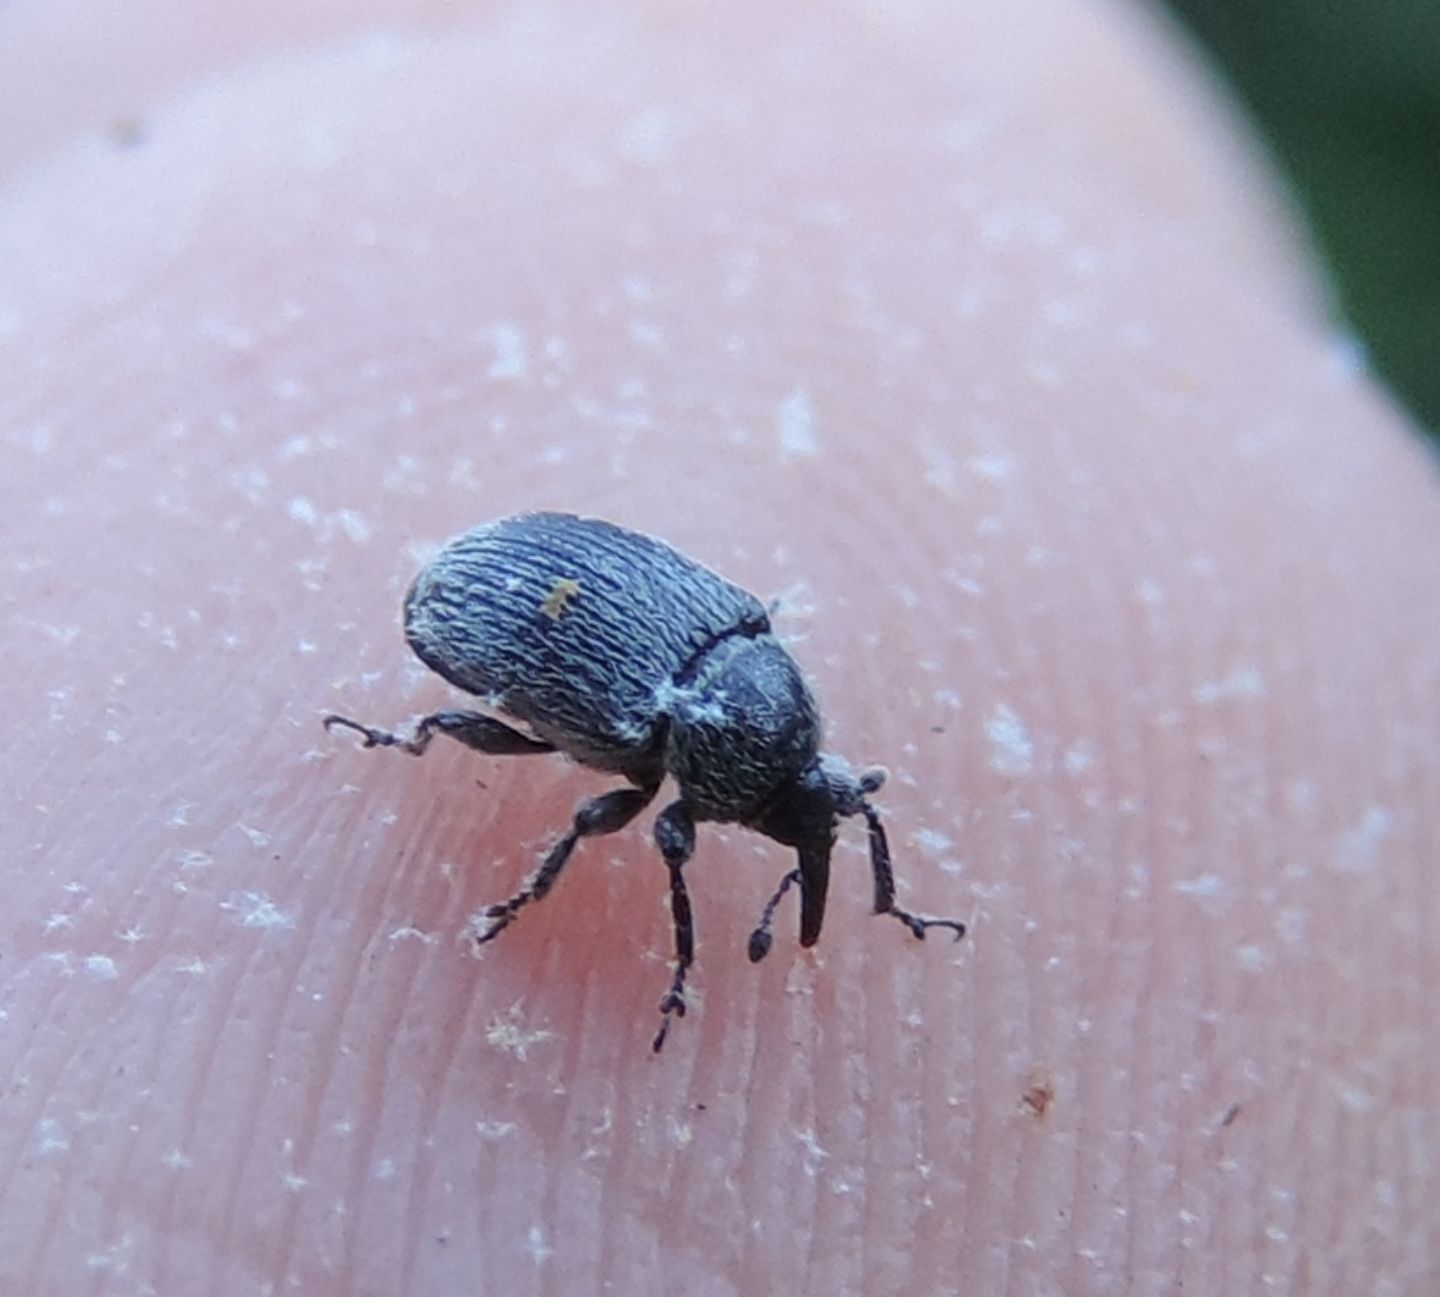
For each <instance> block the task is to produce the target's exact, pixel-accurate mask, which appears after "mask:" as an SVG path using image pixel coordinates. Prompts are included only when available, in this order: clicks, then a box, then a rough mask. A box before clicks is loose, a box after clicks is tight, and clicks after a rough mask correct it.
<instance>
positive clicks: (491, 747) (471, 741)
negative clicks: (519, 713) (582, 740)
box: [322, 711, 555, 757]
mask: <svg viewBox="0 0 1440 1297" xmlns="http://www.w3.org/2000/svg"><path fill="white" fill-rule="evenodd" d="M322 723H323V724H324V726H325V728H326V729H327V730H329V729H334V728H335V726H337V725H339V726H341V727H342V728H344V729H347V730H354V731H355V732H356V733H357V734H360V735H363V736H364V739H365V746H366V747H367V748H400V749H401V750H402V751H404V752H408V753H410V755H411V756H415V757H418V756H421V755H422V754H423V753H424V751H425V749H426V748H428V747H429V746H430V740H431V739H433V738H434V737H435V735H437V734H448V735H449V736H450V737H451V738H452V739H454V740H455V741H456V742H457V743H463V744H464V745H465V746H466V747H467V748H474V749H475V751H477V752H488V753H490V754H491V756H497V757H519V756H526V755H529V754H539V753H542V752H554V751H555V748H554V746H553V745H552V744H549V743H546V742H544V741H542V740H541V739H532V738H531V737H530V736H529V735H528V734H522V733H521V732H520V731H519V730H517V729H512V728H511V727H510V726H509V725H506V724H505V723H504V722H503V721H497V720H496V719H495V718H494V717H493V716H486V715H484V714H483V713H481V712H462V711H441V712H432V713H431V714H430V715H429V716H425V717H422V718H421V719H420V720H418V721H416V723H415V728H414V729H413V730H412V731H411V732H410V735H409V737H408V738H407V737H406V736H405V735H403V734H395V733H392V732H391V731H390V730H381V729H376V728H375V727H374V726H372V725H362V724H361V723H360V722H359V721H352V720H351V719H350V718H349V717H348V716H337V715H335V714H334V713H333V712H331V713H330V715H328V716H326V717H325V718H324V721H323V722H322Z"/></svg>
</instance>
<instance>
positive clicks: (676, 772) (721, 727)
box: [325, 513, 965, 1050]
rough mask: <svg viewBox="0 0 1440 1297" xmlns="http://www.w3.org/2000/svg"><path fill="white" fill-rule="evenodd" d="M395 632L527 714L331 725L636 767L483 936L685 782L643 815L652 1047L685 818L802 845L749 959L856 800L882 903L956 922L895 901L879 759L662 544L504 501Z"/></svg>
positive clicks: (825, 857)
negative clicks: (824, 736)
mask: <svg viewBox="0 0 1440 1297" xmlns="http://www.w3.org/2000/svg"><path fill="white" fill-rule="evenodd" d="M405 637H406V639H407V640H408V641H409V644H410V647H411V648H412V649H413V650H414V652H415V654H416V655H417V656H418V657H419V658H420V659H421V661H423V662H424V663H425V664H426V665H427V666H428V667H430V668H431V669H432V670H434V671H435V672H436V673H437V674H439V675H441V676H443V677H444V678H445V679H446V680H448V681H449V682H450V683H451V684H453V685H455V686H457V687H458V688H460V689H463V690H464V691H466V692H467V693H470V694H473V695H476V696H477V697H479V698H480V699H482V700H483V701H484V702H485V703H486V704H487V706H488V707H490V708H491V709H493V710H495V711H498V712H500V713H502V714H504V715H505V716H507V717H509V718H512V719H514V720H516V721H519V722H521V723H522V724H523V725H524V726H525V729H526V731H528V732H522V731H521V730H517V729H514V728H512V727H510V726H509V725H506V724H504V723H502V722H500V721H498V720H496V719H494V718H493V717H490V716H488V715H485V714H483V713H479V712H465V711H442V712H437V713H435V714H433V715H431V716H427V717H425V718H424V719H422V720H421V721H420V722H419V723H418V724H417V725H416V727H415V730H414V732H413V733H412V735H411V736H410V737H408V738H404V737H401V736H400V735H397V734H392V733H390V732H388V731H384V730H377V729H373V728H371V727H370V726H366V725H362V724H360V723H358V722H356V721H352V720H349V719H347V718H345V717H342V716H334V715H332V716H327V717H326V718H325V724H326V726H327V727H330V726H333V725H342V726H345V727H348V728H351V729H354V730H357V731H358V732H360V733H361V734H362V735H364V737H365V746H367V747H373V746H376V745H383V746H398V747H401V748H404V749H405V750H406V751H409V752H412V753H414V754H416V755H419V754H420V753H422V752H423V751H424V750H425V749H426V748H427V747H428V746H429V743H430V739H431V737H432V736H433V735H434V734H436V733H444V734H448V735H450V736H451V737H452V738H455V739H457V740H459V741H460V742H462V743H465V744H467V745H468V746H470V747H474V748H476V749H478V750H480V751H483V752H490V753H498V754H510V755H520V754H526V753H541V752H551V751H560V752H563V753H565V754H566V755H568V756H570V757H571V758H573V759H574V760H575V761H577V762H579V763H580V764H582V765H585V766H589V767H591V768H593V769H596V770H602V771H606V772H609V773H613V774H617V775H621V776H623V777H624V778H625V779H626V780H628V781H629V783H630V784H632V785H633V787H632V788H625V789H620V790H617V791H615V792H611V793H608V794H604V795H602V796H600V797H597V798H594V799H592V800H591V801H589V802H586V803H585V804H584V805H582V806H581V808H580V810H579V811H578V812H577V814H576V816H575V821H574V823H573V824H572V826H571V829H570V831H569V832H568V833H567V834H566V835H565V836H564V837H563V838H562V839H561V840H560V841H559V842H558V843H557V844H556V846H555V847H554V848H553V849H552V850H551V851H550V853H549V855H548V856H547V857H546V859H545V861H544V862H543V863H542V864H541V866H540V868H539V869H538V870H537V871H536V873H535V874H534V875H533V876H532V877H531V878H530V879H529V880H528V881H527V882H526V884H525V886H524V887H522V888H521V890H520V891H519V892H517V893H516V894H515V895H514V896H513V897H511V898H510V900H508V901H506V902H503V903H502V904H499V905H492V906H490V907H489V908H488V909H487V910H486V911H485V919H486V922H487V925H488V926H487V927H485V928H484V930H482V931H480V932H479V933H478V934H477V940H479V941H488V940H491V939H493V938H494V937H495V936H496V935H498V934H499V932H500V931H501V930H502V929H503V928H504V927H506V926H507V925H508V924H509V922H510V921H511V920H512V919H513V918H514V916H515V914H516V912H517V911H518V910H519V909H520V908H521V907H522V906H524V905H526V904H528V903H529V902H531V901H534V900H539V899H540V898H541V897H542V896H544V895H545V894H546V893H547V892H548V891H549V890H550V887H551V886H552V885H553V883H554V881H555V879H556V877H558V875H559V873H560V871H561V869H563V867H564V865H565V863H566V861H567V860H568V859H569V856H570V853H571V851H572V850H573V849H574V846H575V844H576V842H577V841H578V840H579V839H580V838H582V837H590V836H595V835H598V834H602V833H611V832H614V831H615V830H617V829H620V828H622V827H624V825H626V824H628V823H629V822H630V821H631V820H632V819H633V818H634V817H635V816H636V815H637V814H639V812H640V811H641V810H643V809H644V807H645V806H646V805H647V804H648V803H649V802H650V801H651V800H652V799H653V798H654V796H655V794H656V792H657V791H658V790H659V787H660V784H661V782H662V781H663V780H664V778H665V776H666V775H667V774H668V775H670V776H671V777H673V778H674V780H675V782H676V784H677V786H678V788H679V791H680V797H679V799H678V800H677V801H675V802H674V803H672V804H671V805H670V806H669V807H667V808H666V809H665V810H664V811H663V812H662V813H661V814H660V816H659V817H658V818H657V820H656V825H655V836H656V841H657V843H658V845H659V847H660V850H661V853H662V854H663V855H664V857H665V862H666V864H667V865H668V866H669V870H670V882H671V904H672V910H673V913H674V919H675V936H676V953H677V960H676V971H675V976H674V980H673V982H672V985H671V988H670V991H669V993H668V994H667V995H666V997H665V999H664V1000H663V1001H662V1002H661V1012H662V1014H663V1018H662V1022H661V1028H660V1031H659V1033H658V1034H657V1036H656V1038H655V1048H656V1049H657V1050H658V1049H659V1048H660V1046H661V1044H662V1043H663V1041H664V1039H665V1034H666V1031H667V1030H668V1026H669V1021H670V1018H671V1016H672V1015H682V1014H683V1013H684V1012H685V999H684V983H685V974H686V971H687V969H688V968H689V965H690V963H691V962H692V960H693V958H694V935H693V924H692V920H691V913H690V903H689V897H688V895H687V893H686V890H685V885H684V880H683V876H682V873H681V870H682V867H683V866H684V864H685V862H686V861H687V860H688V859H689V858H690V856H691V854H692V853H693V851H694V845H695V824H696V822H698V821H704V820H714V821H722V822H732V823H740V824H743V825H746V826H747V827H749V828H753V829H756V830H758V831H759V832H761V833H764V834H766V835H767V836H769V837H771V838H774V839H775V840H776V841H778V842H781V843H783V844H785V845H787V846H792V847H795V848H796V850H797V854H798V864H799V867H798V868H797V869H795V870H793V871H792V872H791V873H789V874H787V875H786V876H785V879H784V880H783V881H782V883H781V885H780V887H779V889H778V890H777V891H776V893H775V894H774V896H773V897H772V898H771V900H770V902H769V903H768V904H767V906H766V907H765V911H764V913H763V915H762V919H761V923H760V925H759V926H758V927H757V928H756V929H755V931H754V933H753V934H752V935H751V938H750V958H751V959H752V960H759V959H761V958H763V957H764V955H765V954H766V952H767V951H768V950H769V948H770V942H771V937H770V925H771V922H772V920H773V917H774V913H775V909H776V907H777V906H778V904H779V902H780V899H781V897H782V896H783V895H784V894H785V892H786V890H787V889H788V888H789V887H790V886H791V885H793V884H795V883H798V884H799V886H800V896H801V922H800V941H801V944H802V945H806V946H810V945H813V944H814V943H815V942H816V940H818V938H819V936H820V927H821V923H822V921H823V919H824V914H825V898H826V891H827V886H828V881H829V872H830V854H831V849H832V847H833V844H834V839H835V827H836V823H837V821H838V820H839V819H840V818H842V817H846V816H852V815H863V816H864V817H865V819H866V822H867V825H868V827H869V838H870V848H871V864H872V869H873V872H874V876H875V911H876V913H886V914H892V915H894V916H895V917H897V918H899V919H900V920H901V921H902V922H903V923H905V925H906V926H907V927H908V928H909V929H910V930H911V931H912V932H913V933H914V934H915V935H916V936H918V937H923V936H924V935H925V931H926V929H927V928H929V927H932V926H944V927H948V928H950V929H951V930H952V931H953V932H954V933H955V934H956V937H957V939H958V938H959V937H960V936H962V935H963V934H964V930H965V929H964V925H963V924H961V923H959V922H957V921H955V920H951V919H925V918H921V917H919V916H916V915H912V914H909V913H907V912H906V911H904V910H901V909H899V908H898V907H897V906H896V905H895V888H894V880H893V876H892V874H891V870H890V861H889V849H888V846H887V844H886V841H885V833H884V830H883V828H882V827H881V825H880V820H879V816H878V814H877V813H876V812H875V810H874V809H873V808H872V807H871V806H870V804H869V802H868V801H867V800H866V794H868V793H872V792H874V791H875V790H876V789H878V788H879V787H880V784H881V782H882V780H883V775H882V774H880V773H878V772H874V773H871V774H867V775H864V776H861V777H858V778H857V777H856V776H855V775H853V774H852V773H851V772H850V770H849V768H848V767H847V766H846V765H845V764H844V763H843V762H840V761H837V760H835V759H833V758H827V757H825V756H823V755H822V754H821V753H820V750H819V746H820V733H821V726H820V716H819V711H818V709H817V708H816V705H815V700H814V698H813V697H812V695H811V693H810V690H809V689H808V688H807V686H806V684H805V681H804V678H803V676H802V675H801V673H800V669H799V667H798V666H797V665H796V663H795V661H794V659H793V658H792V657H791V656H790V654H789V653H788V652H787V651H786V650H785V648H784V646H783V645H782V644H781V643H780V641H779V640H778V639H776V638H775V636H774V634H773V633H772V631H771V628H770V619H769V617H768V615H767V613H766V610H765V607H764V605H762V604H761V603H760V602H759V600H757V599H756V598H755V596H754V595H752V594H749V593H747V592H746V591H744V590H742V589H740V588H739V587H738V586H735V585H732V584H731V583H730V582H728V581H726V580H724V579H723V578H722V577H720V576H718V575H716V574H715V573H714V572H712V571H711V570H710V569H709V568H706V567H702V566H701V565H700V564H698V563H696V562H694V561H693V560H692V559H689V558H686V557H685V556H684V555H683V554H680V553H679V552H677V551H676V550H674V549H672V548H671V547H670V546H668V545H666V544H663V543H662V542H660V541H657V540H654V539H652V538H650V537H648V536H643V535H640V534H639V533H637V532H633V531H628V530H626V529H624V528H622V527H617V526H615V525H614V524H612V523H608V522H602V521H600V520H598V519H591V518H580V517H576V516H575V515H573V514H564V513H532V514H520V515H517V516H515V517H511V518H502V519H500V520H499V521H497V522H493V523H489V524H487V525H485V526H482V527H477V528H476V529H475V530H473V531H470V532H466V533H465V534H464V535H462V536H459V537H457V538H456V539H455V540H453V541H451V542H450V543H449V544H448V545H446V546H445V547H444V549H442V550H441V552H440V553H439V554H438V555H437V556H436V558H435V559H434V560H433V561H432V562H431V563H430V564H429V565H428V566H427V567H425V569H424V570H423V571H421V572H420V574H419V575H418V576H417V577H416V578H415V581H414V583H413V584H412V585H411V587H410V590H409V593H408V594H407V595H406V599H405Z"/></svg>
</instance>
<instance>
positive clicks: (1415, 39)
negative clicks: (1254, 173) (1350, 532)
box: [1162, 0, 1440, 435]
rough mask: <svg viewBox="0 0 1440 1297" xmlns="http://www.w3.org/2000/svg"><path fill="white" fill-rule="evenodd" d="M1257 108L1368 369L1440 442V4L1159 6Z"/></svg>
mask: <svg viewBox="0 0 1440 1297" xmlns="http://www.w3.org/2000/svg"><path fill="white" fill-rule="evenodd" d="M1162 3H1165V4H1166V5H1168V7H1169V8H1170V9H1171V10H1172V11H1173V12H1174V13H1175V14H1176V15H1177V16H1178V17H1179V18H1180V20H1181V21H1182V23H1183V24H1184V25H1186V26H1187V27H1189V29H1190V30H1191V31H1192V32H1193V33H1194V35H1195V36H1196V37H1197V38H1198V39H1199V42H1200V44H1201V46H1202V47H1203V48H1205V49H1208V51H1209V52H1210V54H1211V57H1212V58H1213V60H1214V62H1215V63H1216V65H1217V66H1218V67H1219V69H1220V70H1221V72H1222V74H1223V75H1225V76H1226V77H1228V79H1229V81H1230V83H1231V85H1232V86H1233V87H1234V89H1235V90H1236V92H1237V93H1238V94H1239V96H1240V98H1241V99H1242V100H1243V101H1244V103H1245V104H1246V105H1247V106H1248V107H1249V109H1250V112H1251V114H1252V116H1253V117H1254V118H1255V121H1256V123H1257V124H1258V125H1259V127H1260V129H1261V131H1262V132H1263V133H1264V134H1265V135H1266V136H1267V137H1268V140H1269V144H1270V149H1271V151H1272V153H1273V155H1274V157H1275V159H1276V160H1277V161H1278V162H1279V164H1280V166H1281V168H1282V169H1283V170H1285V171H1286V172H1288V174H1289V177H1290V181H1291V184H1292V186H1293V188H1294V190H1295V193H1296V196H1297V197H1298V199H1299V201H1300V203H1301V205H1302V207H1303V208H1304V209H1305V211H1306V213H1307V214H1308V217H1309V220H1310V224H1311V227H1312V229H1313V231H1314V234H1315V238H1316V241H1317V242H1318V243H1319V245H1320V247H1321V249H1322V250H1323V252H1324V253H1325V255H1326V256H1327V257H1328V258H1329V262H1330V266H1331V270H1332V273H1333V276H1334V280H1335V284H1336V291H1337V293H1338V296H1339V299H1340V306H1341V309H1342V310H1343V311H1344V312H1345V314H1346V315H1347V317H1348V319H1349V322H1350V324H1351V325H1352V326H1353V328H1354V329H1355V331H1356V332H1357V333H1358V334H1359V336H1360V337H1361V339H1362V340H1363V342H1364V344H1365V346H1366V347H1367V348H1368V350H1369V353H1370V360H1371V366H1372V368H1373V369H1374V370H1375V371H1376V372H1377V373H1378V374H1379V375H1380V376H1381V377H1382V378H1383V379H1384V380H1386V381H1387V382H1388V383H1389V384H1390V386H1391V387H1392V388H1393V389H1394V390H1395V391H1396V392H1397V393H1398V394H1399V396H1400V398H1401V400H1402V401H1404V402H1406V403H1407V404H1408V405H1409V407H1410V409H1411V410H1412V411H1413V412H1414V414H1415V416H1416V417H1417V418H1418V419H1419V420H1420V421H1421V422H1422V423H1423V424H1424V425H1425V427H1426V428H1428V429H1429V430H1430V432H1431V434H1432V435H1435V434H1436V432H1437V431H1440V0H1162Z"/></svg>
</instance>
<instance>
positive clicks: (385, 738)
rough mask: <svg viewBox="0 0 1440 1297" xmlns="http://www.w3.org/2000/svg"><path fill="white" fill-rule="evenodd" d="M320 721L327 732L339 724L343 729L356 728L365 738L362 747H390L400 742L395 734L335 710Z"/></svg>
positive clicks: (356, 731)
mask: <svg viewBox="0 0 1440 1297" xmlns="http://www.w3.org/2000/svg"><path fill="white" fill-rule="evenodd" d="M320 723H321V724H322V725H324V727H325V729H326V731H327V732H330V731H333V730H334V728H335V727H336V726H337V725H339V726H341V727H342V728H343V729H347V730H354V731H355V733H357V734H359V735H360V736H361V737H363V738H364V740H365V742H364V743H363V744H362V745H361V746H362V747H367V748H379V747H389V746H391V745H392V744H394V743H396V742H398V740H397V739H396V737H395V736H394V735H393V734H387V733H386V732H385V731H384V730H377V729H373V728H371V727H370V726H369V725H362V724H360V722H359V721H352V720H351V719H350V718H349V717H348V716H337V715H336V714H335V713H334V712H331V713H330V714H329V715H328V716H326V717H324V718H323V719H322V720H321V722H320Z"/></svg>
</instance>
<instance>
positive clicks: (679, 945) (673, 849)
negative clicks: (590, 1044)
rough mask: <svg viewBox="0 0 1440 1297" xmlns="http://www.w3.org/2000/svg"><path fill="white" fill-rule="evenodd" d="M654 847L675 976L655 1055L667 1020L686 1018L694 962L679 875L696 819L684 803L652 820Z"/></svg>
mask: <svg viewBox="0 0 1440 1297" xmlns="http://www.w3.org/2000/svg"><path fill="white" fill-rule="evenodd" d="M655 845H656V846H658V847H659V848H660V854H661V855H662V856H664V857H665V864H666V866H667V867H668V868H669V870H670V915H671V917H672V918H673V919H674V922H675V976H674V977H673V978H672V979H671V982H670V989H669V990H668V991H666V992H665V994H664V996H663V997H662V998H661V1000H660V1030H659V1031H657V1032H656V1033H655V1040H654V1042H653V1044H652V1046H651V1048H653V1049H654V1050H655V1052H656V1053H657V1054H658V1053H659V1052H660V1048H661V1046H662V1045H664V1044H665V1037H666V1035H667V1034H668V1033H669V1031H670V1019H671V1018H672V1017H674V1018H683V1017H684V1016H685V974H686V973H687V972H689V971H690V965H691V964H693V963H694V962H695V920H694V916H693V915H692V914H691V911H690V893H689V892H688V891H687V890H686V887H685V875H684V873H683V872H682V871H683V869H684V868H685V862H686V861H687V860H689V859H690V857H691V856H693V855H694V854H695V818H694V816H693V815H691V813H690V808H689V807H688V806H687V805H686V804H685V803H684V802H683V801H681V802H671V803H670V805H669V806H667V807H666V808H665V809H664V810H663V811H661V812H660V814H659V815H658V816H657V817H656V819H655Z"/></svg>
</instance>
